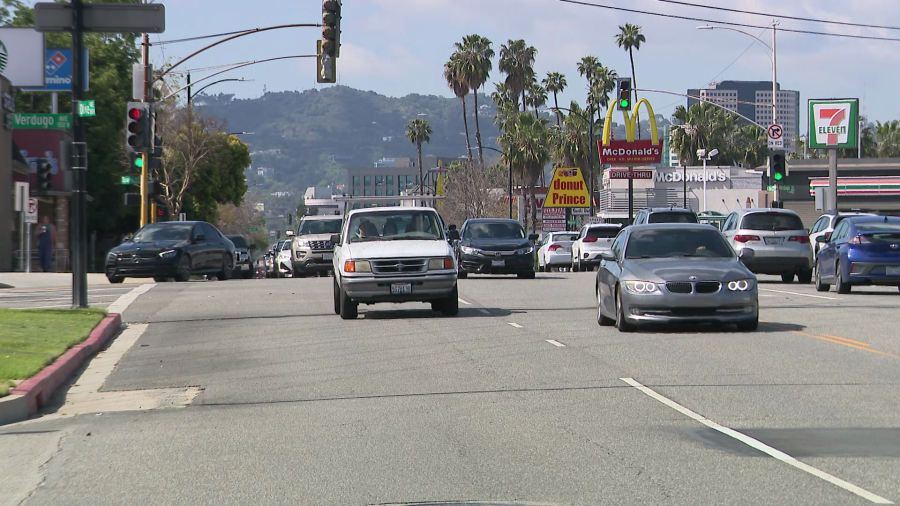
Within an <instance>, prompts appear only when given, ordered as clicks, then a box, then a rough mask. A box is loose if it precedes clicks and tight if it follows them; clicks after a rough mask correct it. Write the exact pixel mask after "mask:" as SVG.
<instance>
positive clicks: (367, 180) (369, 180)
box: [363, 176, 372, 186]
mask: <svg viewBox="0 0 900 506" xmlns="http://www.w3.org/2000/svg"><path fill="white" fill-rule="evenodd" d="M363 181H365V185H366V186H372V176H366V177H365V178H363Z"/></svg>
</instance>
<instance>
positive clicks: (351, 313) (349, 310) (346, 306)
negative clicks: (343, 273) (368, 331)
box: [341, 289, 359, 320]
mask: <svg viewBox="0 0 900 506" xmlns="http://www.w3.org/2000/svg"><path fill="white" fill-rule="evenodd" d="M358 315H359V304H357V303H356V302H354V301H352V300H350V297H348V296H347V293H346V292H344V290H343V289H341V319H342V320H355V319H356V317H357V316H358Z"/></svg>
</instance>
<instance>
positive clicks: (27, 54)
mask: <svg viewBox="0 0 900 506" xmlns="http://www.w3.org/2000/svg"><path fill="white" fill-rule="evenodd" d="M4 3H5V4H6V5H9V3H8V2H4ZM43 55H44V34H42V33H40V32H38V31H35V29H34V28H30V27H28V28H26V27H11V26H4V27H2V28H0V74H2V75H3V77H5V78H7V79H9V80H10V81H11V82H12V85H13V86H15V87H19V86H43V85H44V60H43Z"/></svg>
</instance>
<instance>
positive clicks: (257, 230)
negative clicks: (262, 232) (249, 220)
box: [246, 227, 259, 232]
mask: <svg viewBox="0 0 900 506" xmlns="http://www.w3.org/2000/svg"><path fill="white" fill-rule="evenodd" d="M246 231H247V232H259V227H253V228H248V229H247V230H246Z"/></svg>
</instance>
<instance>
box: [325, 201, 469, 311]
mask: <svg viewBox="0 0 900 506" xmlns="http://www.w3.org/2000/svg"><path fill="white" fill-rule="evenodd" d="M331 239H332V242H333V243H334V263H333V268H334V312H335V314H339V315H340V316H341V318H343V319H345V320H347V319H354V318H356V317H357V309H358V306H359V304H374V303H379V302H430V303H431V308H432V309H433V310H435V311H439V312H441V313H443V314H444V315H447V316H456V315H457V314H458V313H459V296H458V291H457V286H456V275H457V265H456V256H455V255H454V253H453V247H452V245H451V244H450V239H451V237H449V236H448V233H447V232H446V231H445V227H444V222H443V220H442V219H441V216H440V214H438V212H437V211H436V210H434V209H433V208H430V207H376V208H368V209H357V210H354V211H351V212H350V213H348V214H347V215H346V217H345V219H344V224H343V227H342V229H341V233H340V234H336V235H334V236H332V238H331Z"/></svg>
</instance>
